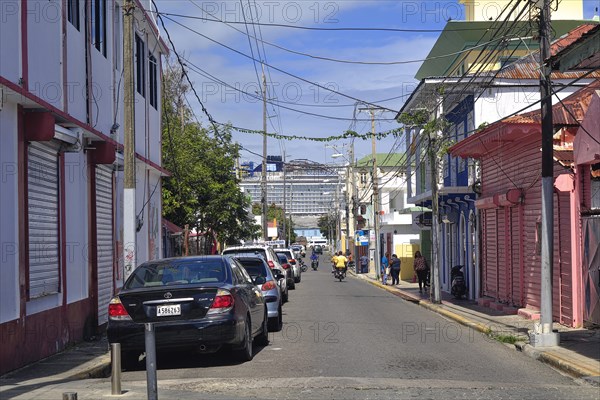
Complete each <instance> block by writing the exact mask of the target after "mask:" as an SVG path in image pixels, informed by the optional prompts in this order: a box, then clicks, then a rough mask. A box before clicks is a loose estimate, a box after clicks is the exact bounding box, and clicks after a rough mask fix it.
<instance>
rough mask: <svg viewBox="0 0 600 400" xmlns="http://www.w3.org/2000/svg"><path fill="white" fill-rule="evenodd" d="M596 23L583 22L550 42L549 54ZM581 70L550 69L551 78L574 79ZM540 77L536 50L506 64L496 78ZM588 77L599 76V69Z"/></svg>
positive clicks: (580, 35)
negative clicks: (561, 70)
mask: <svg viewBox="0 0 600 400" xmlns="http://www.w3.org/2000/svg"><path fill="white" fill-rule="evenodd" d="M596 26H597V25H596V24H584V25H580V26H578V27H577V28H575V29H573V30H571V31H570V32H569V33H567V34H566V35H564V36H563V37H560V38H559V39H557V40H555V41H554V42H552V45H551V52H550V54H552V55H554V54H557V53H559V52H560V51H562V50H564V49H565V48H566V47H568V46H570V45H571V44H573V43H574V42H576V41H577V40H579V39H580V38H581V37H582V36H583V35H584V34H585V33H587V32H589V31H590V30H592V29H594V28H595V27H596ZM583 74H584V72H582V71H568V72H560V71H552V75H551V79H576V78H579V77H580V76H581V75H583ZM539 77H540V52H539V50H536V51H534V52H532V53H531V54H530V55H528V56H525V57H522V58H520V59H519V60H517V61H515V62H514V63H512V64H510V65H507V66H506V67H505V68H503V69H501V70H500V71H499V72H498V75H497V78H501V79H502V78H504V79H539ZM587 77H588V78H600V71H594V72H592V73H591V74H589V75H588V76H587Z"/></svg>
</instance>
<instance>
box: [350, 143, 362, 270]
mask: <svg viewBox="0 0 600 400" xmlns="http://www.w3.org/2000/svg"><path fill="white" fill-rule="evenodd" d="M350 163H351V165H352V197H351V198H350V199H351V201H352V217H353V219H352V229H354V232H353V234H352V239H353V241H354V243H353V245H354V266H355V268H356V273H357V274H358V271H359V268H360V263H359V259H358V246H357V245H356V231H357V230H358V229H357V228H358V188H357V187H356V174H355V171H356V169H355V168H356V163H355V162H354V139H352V144H351V145H350ZM361 272H362V271H361Z"/></svg>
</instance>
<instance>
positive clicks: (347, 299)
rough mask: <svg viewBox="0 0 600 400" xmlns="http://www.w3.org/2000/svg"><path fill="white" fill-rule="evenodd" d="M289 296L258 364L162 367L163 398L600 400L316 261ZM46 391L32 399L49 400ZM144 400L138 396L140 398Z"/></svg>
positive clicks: (137, 374) (87, 388) (88, 388)
mask: <svg viewBox="0 0 600 400" xmlns="http://www.w3.org/2000/svg"><path fill="white" fill-rule="evenodd" d="M322 259H323V261H322V262H321V268H320V269H319V270H318V271H312V270H311V269H310V268H309V270H308V271H307V272H305V273H304V274H303V275H302V282H301V283H300V284H297V285H296V290H295V291H291V292H290V301H289V303H287V304H285V305H284V312H285V316H284V328H283V330H282V331H281V332H278V333H271V341H270V344H269V345H268V346H266V347H263V348H259V349H257V354H256V355H255V358H254V360H252V361H251V362H247V363H242V364H238V363H235V362H233V361H231V360H230V357H229V354H228V353H227V352H225V351H223V352H219V353H216V354H214V355H196V354H193V353H190V352H187V353H171V354H166V355H165V354H163V355H160V357H159V359H158V367H159V371H158V380H159V382H158V387H159V398H161V399H174V398H178V397H179V398H186V399H191V398H194V399H196V398H197V399H256V398H261V399H399V398H400V399H403V398H406V399H408V398H435V399H496V398H498V399H501V398H502V399H504V398H506V399H509V398H514V399H522V398H528V399H566V398H570V399H571V398H577V399H588V398H589V399H598V398H599V397H600V396H599V393H598V388H597V387H592V386H588V385H586V384H585V383H583V382H579V381H575V380H573V379H572V378H570V377H567V376H563V375H561V374H559V373H558V372H556V371H555V370H553V369H551V368H550V367H548V366H547V365H544V364H542V363H540V362H537V361H535V360H533V359H531V358H529V357H527V356H525V355H523V354H520V353H518V352H516V351H515V350H514V347H513V348H509V347H508V346H506V345H504V344H502V343H499V342H497V341H495V340H492V339H490V338H488V337H486V336H484V335H482V334H480V333H478V332H476V331H473V330H471V329H469V328H466V327H464V326H462V325H459V324H457V323H455V322H453V321H450V320H446V319H444V317H442V316H440V315H438V314H434V313H432V312H429V311H427V310H426V309H424V308H422V307H419V306H418V305H415V304H412V303H410V302H407V301H405V300H402V299H400V298H398V297H396V296H394V295H393V294H390V293H389V292H387V291H384V290H382V289H380V288H377V287H375V286H373V285H370V284H368V283H366V282H365V281H363V280H360V279H357V278H354V277H351V276H349V277H348V278H347V279H346V280H345V281H343V282H338V281H336V280H334V279H333V276H332V275H331V273H330V272H329V268H330V267H329V264H328V263H326V262H324V259H325V257H323V258H322ZM78 385H79V387H73V386H71V388H72V389H76V390H77V392H78V396H79V397H78V398H79V400H81V399H99V398H119V397H111V396H109V394H110V380H108V379H105V380H88V381H81V382H80V383H78ZM122 387H123V389H124V390H125V391H126V393H125V394H124V395H123V396H122V398H128V399H130V398H145V397H144V396H145V393H146V375H145V371H144V369H143V364H142V365H140V368H139V370H134V371H129V372H124V373H123V383H122ZM51 390H54V392H57V391H58V390H60V389H59V388H54V389H50V388H48V389H47V391H46V392H44V393H43V394H42V393H38V394H37V395H39V396H42V397H35V396H36V394H35V393H31V394H30V396H25V397H19V398H23V399H25V398H31V399H34V398H44V399H45V398H50V397H43V396H48V395H50V393H51ZM138 396H142V397H138Z"/></svg>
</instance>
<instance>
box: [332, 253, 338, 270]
mask: <svg viewBox="0 0 600 400" xmlns="http://www.w3.org/2000/svg"><path fill="white" fill-rule="evenodd" d="M337 257H338V254H337V253H333V257H331V273H333V272H334V271H335V266H336V265H337Z"/></svg>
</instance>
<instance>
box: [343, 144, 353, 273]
mask: <svg viewBox="0 0 600 400" xmlns="http://www.w3.org/2000/svg"><path fill="white" fill-rule="evenodd" d="M348 155H349V156H350V157H349V158H350V159H349V160H348V168H347V169H346V197H345V199H344V200H345V202H346V252H348V251H349V250H350V237H351V236H350V201H351V199H352V193H353V191H354V188H353V187H351V186H350V171H351V168H352V160H354V140H352V142H351V144H350V150H349V151H348ZM352 237H354V235H352ZM355 262H356V259H355Z"/></svg>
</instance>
